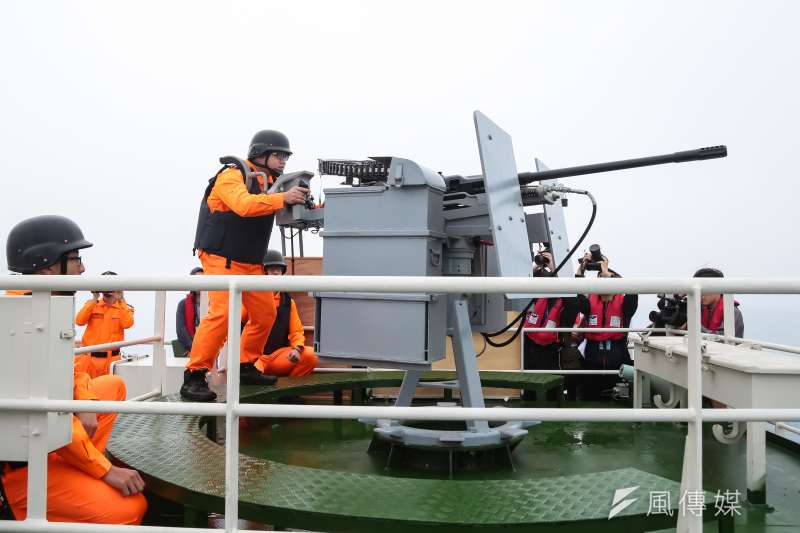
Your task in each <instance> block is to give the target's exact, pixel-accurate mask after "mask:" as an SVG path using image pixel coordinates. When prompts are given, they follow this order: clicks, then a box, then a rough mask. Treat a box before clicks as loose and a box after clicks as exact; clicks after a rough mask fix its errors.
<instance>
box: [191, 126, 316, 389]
mask: <svg viewBox="0 0 800 533" xmlns="http://www.w3.org/2000/svg"><path fill="white" fill-rule="evenodd" d="M291 155H292V151H291V149H290V148H289V139H288V138H287V137H286V135H284V134H283V133H281V132H279V131H275V130H263V131H259V132H258V133H256V134H255V136H254V137H253V139H252V141H251V142H250V148H249V150H248V154H247V157H248V159H247V161H245V162H244V163H245V164H246V165H247V167H248V168H238V167H237V166H233V165H226V166H225V167H224V168H223V169H222V170H220V171H219V172H218V173H217V175H216V176H214V177H213V178H212V179H211V180H210V181H209V184H208V187H207V188H206V191H205V194H204V196H203V200H202V202H201V204H200V213H199V216H198V221H197V232H196V236H195V244H194V247H195V249H196V250H197V251H198V256H199V258H200V262H201V263H202V265H203V271H204V273H205V275H206V276H209V275H211V276H213V275H249V276H256V275H258V276H261V275H263V274H264V267H263V266H262V264H261V262H262V260H263V259H264V253H265V252H266V251H267V245H268V244H269V237H270V233H271V232H272V223H273V218H274V214H275V212H276V211H278V210H280V209H283V208H284V207H285V206H287V205H294V204H303V203H305V202H306V199H307V196H306V195H307V194H308V192H309V190H308V189H306V188H303V187H292V188H291V189H289V190H288V191H286V192H284V193H274V194H267V190H268V189H269V186H270V185H271V184H272V183H274V181H275V180H276V179H277V178H278V177H279V176H280V175H281V174H282V173H283V169H284V167H285V166H286V161H287V160H288V159H289V156H291ZM252 171H258V172H259V174H255V175H253V174H251V173H250V172H252ZM248 176H249V177H251V178H255V179H252V180H248V179H247V178H248ZM208 300H209V302H208V303H209V305H208V314H207V315H206V316H205V317H203V319H202V320H201V321H200V324H199V325H198V327H197V330H196V332H195V336H194V340H193V342H192V350H191V353H190V354H189V363H188V364H187V365H186V371H185V372H184V376H183V385H182V386H181V397H182V398H184V399H185V400H189V401H198V402H210V401H214V400H215V399H216V398H217V395H216V394H215V393H214V392H213V391H211V390H210V389H209V388H208V382H207V381H206V373H207V372H208V371H209V370H210V369H211V367H212V366H213V364H214V359H215V358H216V357H217V354H218V353H219V350H220V348H222V345H223V344H224V343H225V339H226V338H227V336H228V292H227V291H211V292H209V298H208ZM242 305H243V306H244V308H245V309H246V310H247V311H248V312H249V315H250V321H249V322H248V323H247V326H246V327H245V328H244V331H243V332H242V336H241V353H240V356H239V361H240V379H241V383H242V384H245V385H272V384H274V383H275V377H274V376H266V375H264V374H262V373H261V372H259V371H258V369H256V367H255V366H254V363H255V362H256V360H258V358H259V356H260V355H261V350H262V348H263V347H264V344H265V343H266V341H267V336H268V335H269V332H270V329H271V328H272V324H273V322H274V321H275V313H276V310H275V301H274V299H273V296H272V293H271V292H250V291H248V292H244V293H242Z"/></svg>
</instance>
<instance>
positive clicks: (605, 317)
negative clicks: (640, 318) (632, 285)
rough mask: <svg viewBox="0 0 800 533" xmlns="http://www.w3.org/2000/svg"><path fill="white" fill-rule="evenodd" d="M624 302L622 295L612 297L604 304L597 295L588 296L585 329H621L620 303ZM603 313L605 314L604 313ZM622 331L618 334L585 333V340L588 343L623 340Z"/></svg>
mask: <svg viewBox="0 0 800 533" xmlns="http://www.w3.org/2000/svg"><path fill="white" fill-rule="evenodd" d="M624 301H625V295H624V294H616V295H614V299H613V300H611V301H610V302H608V303H607V304H604V303H603V301H602V300H601V299H600V296H599V295H597V294H592V295H590V296H589V320H588V324H587V327H590V328H621V327H623V324H624V322H625V317H624V316H622V303H623V302H624ZM604 311H605V312H604ZM625 335H626V333H625V332H624V331H622V332H619V333H611V332H600V333H587V334H586V339H587V340H590V341H608V340H612V341H617V340H620V339H624V338H625Z"/></svg>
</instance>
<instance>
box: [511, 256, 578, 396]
mask: <svg viewBox="0 0 800 533" xmlns="http://www.w3.org/2000/svg"><path fill="white" fill-rule="evenodd" d="M554 271H555V265H554V264H553V254H552V253H551V252H550V251H544V252H540V253H539V254H537V256H536V261H535V263H534V269H533V276H534V277H553V276H554ZM581 318H582V317H580V315H579V313H578V302H577V298H575V297H572V298H537V299H536V300H535V301H534V304H533V310H532V311H529V312H528V314H527V316H526V318H525V327H526V328H557V327H558V328H569V327H579V326H580V321H581ZM524 342H525V355H524V358H523V367H524V369H525V370H577V369H578V368H580V360H579V358H576V357H571V358H569V361H562V350H564V349H565V348H566V349H567V350H568V353H567V352H565V353H563V355H564V356H568V355H572V354H574V353H575V350H572V349H571V348H572V339H571V336H570V334H569V333H558V332H547V331H529V332H527V333H526V334H525V339H524ZM565 367H569V368H565ZM570 378H574V376H568V377H567V379H566V380H565V385H566V386H567V389H568V390H570V391H572V393H571V396H574V390H575V383H573V382H574V379H570ZM556 394H557V392H556V391H549V392H548V395H547V399H548V400H555V399H557V396H556ZM523 398H524V399H526V400H535V399H536V392H534V391H525V392H524V393H523Z"/></svg>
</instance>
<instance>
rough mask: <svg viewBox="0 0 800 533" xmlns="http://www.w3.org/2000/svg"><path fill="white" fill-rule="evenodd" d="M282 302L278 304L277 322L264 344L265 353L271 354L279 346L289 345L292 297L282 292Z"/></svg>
mask: <svg viewBox="0 0 800 533" xmlns="http://www.w3.org/2000/svg"><path fill="white" fill-rule="evenodd" d="M280 294H281V302H280V304H278V309H277V311H278V313H277V314H276V315H275V323H274V324H273V325H272V329H271V330H270V332H269V338H268V339H267V344H265V345H264V354H266V355H269V354H271V353H272V352H274V351H275V350H277V349H279V348H285V347H286V346H289V319H290V318H291V315H292V297H291V296H289V295H288V294H287V293H285V292H282V293H280Z"/></svg>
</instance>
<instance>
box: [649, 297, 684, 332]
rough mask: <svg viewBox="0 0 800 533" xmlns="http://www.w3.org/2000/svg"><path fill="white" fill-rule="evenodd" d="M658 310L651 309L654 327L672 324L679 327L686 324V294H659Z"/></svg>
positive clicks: (671, 325)
mask: <svg viewBox="0 0 800 533" xmlns="http://www.w3.org/2000/svg"><path fill="white" fill-rule="evenodd" d="M656 306H657V307H658V311H650V322H652V323H653V324H652V326H653V327H654V328H663V327H666V326H670V327H673V328H679V327H681V326H683V325H684V324H686V320H687V315H686V296H685V295H683V294H672V295H666V294H659V295H658V303H657V304H656Z"/></svg>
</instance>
